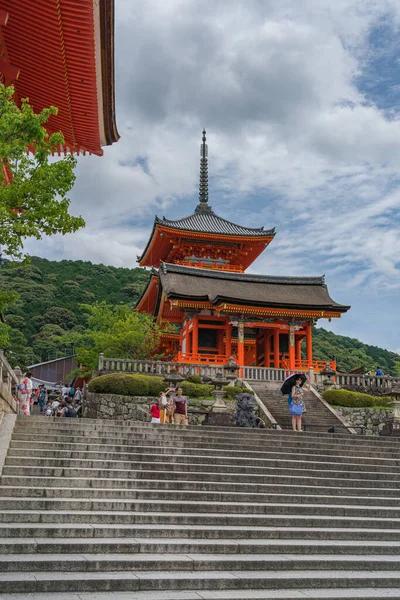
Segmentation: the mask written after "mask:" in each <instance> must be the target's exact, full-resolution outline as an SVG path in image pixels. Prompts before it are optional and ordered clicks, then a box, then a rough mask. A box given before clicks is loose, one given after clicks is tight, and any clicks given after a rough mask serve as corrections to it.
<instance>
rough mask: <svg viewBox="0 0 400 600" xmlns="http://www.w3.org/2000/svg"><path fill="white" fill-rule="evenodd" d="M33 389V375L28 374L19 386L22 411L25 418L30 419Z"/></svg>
mask: <svg viewBox="0 0 400 600" xmlns="http://www.w3.org/2000/svg"><path fill="white" fill-rule="evenodd" d="M32 388H33V385H32V373H26V374H25V376H24V378H23V379H22V381H21V382H20V383H19V384H18V385H17V392H18V400H19V401H20V403H21V410H22V413H23V415H24V416H25V417H29V416H30V414H31V404H32Z"/></svg>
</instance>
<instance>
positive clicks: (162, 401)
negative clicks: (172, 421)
mask: <svg viewBox="0 0 400 600" xmlns="http://www.w3.org/2000/svg"><path fill="white" fill-rule="evenodd" d="M168 392H169V389H167V390H165V392H160V393H159V394H158V408H159V409H160V423H169V415H168V398H167V393H168Z"/></svg>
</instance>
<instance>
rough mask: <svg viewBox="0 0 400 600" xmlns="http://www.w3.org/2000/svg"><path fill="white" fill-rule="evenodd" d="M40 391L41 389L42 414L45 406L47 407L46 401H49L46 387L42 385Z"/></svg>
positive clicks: (40, 403)
mask: <svg viewBox="0 0 400 600" xmlns="http://www.w3.org/2000/svg"><path fill="white" fill-rule="evenodd" d="M39 389H40V393H39V407H40V412H41V413H42V412H43V410H44V405H45V403H46V400H47V390H46V387H45V386H44V385H40V386H39Z"/></svg>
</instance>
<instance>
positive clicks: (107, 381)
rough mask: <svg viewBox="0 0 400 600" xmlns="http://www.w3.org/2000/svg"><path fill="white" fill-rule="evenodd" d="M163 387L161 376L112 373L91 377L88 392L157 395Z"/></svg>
mask: <svg viewBox="0 0 400 600" xmlns="http://www.w3.org/2000/svg"><path fill="white" fill-rule="evenodd" d="M165 387H166V385H165V381H164V380H163V379H162V377H152V376H149V375H128V374H125V373H112V374H110V375H100V377H95V378H94V379H92V381H91V382H90V383H89V392H96V393H97V394H116V395H119V396H158V394H159V393H160V392H161V390H164V389H165Z"/></svg>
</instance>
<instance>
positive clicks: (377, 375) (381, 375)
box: [375, 367, 383, 377]
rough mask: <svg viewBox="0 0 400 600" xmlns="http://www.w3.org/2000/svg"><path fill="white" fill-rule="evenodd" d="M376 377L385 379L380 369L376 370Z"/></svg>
mask: <svg viewBox="0 0 400 600" xmlns="http://www.w3.org/2000/svg"><path fill="white" fill-rule="evenodd" d="M375 375H376V377H383V371H382V369H381V368H380V367H377V368H376V371H375Z"/></svg>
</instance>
